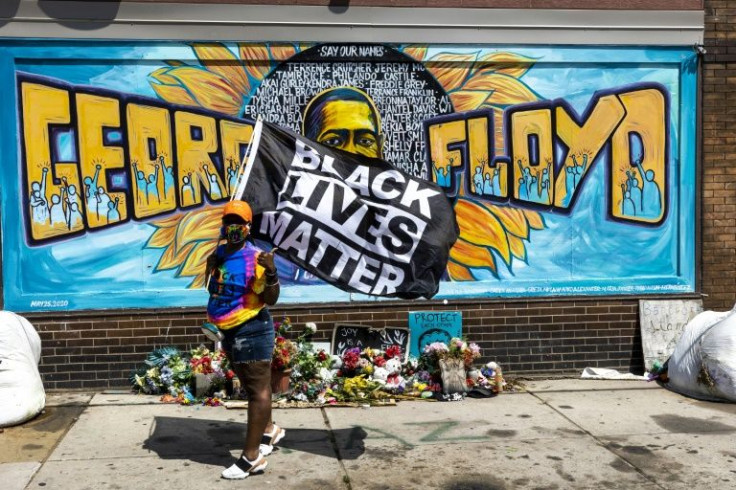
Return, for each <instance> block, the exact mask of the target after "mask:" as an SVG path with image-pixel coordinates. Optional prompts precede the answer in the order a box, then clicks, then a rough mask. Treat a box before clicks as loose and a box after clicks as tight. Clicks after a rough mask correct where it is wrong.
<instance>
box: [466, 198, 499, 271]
mask: <svg viewBox="0 0 736 490" xmlns="http://www.w3.org/2000/svg"><path fill="white" fill-rule="evenodd" d="M455 216H456V217H457V224H458V226H459V227H460V238H462V239H463V240H465V241H468V242H470V243H473V244H475V245H481V246H483V247H490V248H492V249H494V250H495V251H496V252H498V254H499V255H500V256H501V258H503V260H504V262H506V263H507V264H509V263H510V262H511V250H510V249H509V241H508V238H507V237H506V230H505V229H504V228H503V226H502V225H501V222H500V221H499V220H498V218H496V216H494V214H493V213H491V212H490V211H489V210H488V209H486V208H485V207H484V206H482V205H479V204H476V203H475V202H473V201H471V200H469V199H458V200H457V202H456V203H455Z"/></svg>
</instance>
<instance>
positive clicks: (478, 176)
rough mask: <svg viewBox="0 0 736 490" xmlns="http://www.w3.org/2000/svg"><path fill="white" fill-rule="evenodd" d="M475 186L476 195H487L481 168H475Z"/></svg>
mask: <svg viewBox="0 0 736 490" xmlns="http://www.w3.org/2000/svg"><path fill="white" fill-rule="evenodd" d="M473 185H474V186H475V193H476V194H485V193H486V189H485V186H484V185H483V169H482V168H481V167H480V166H477V167H475V174H474V175H473Z"/></svg>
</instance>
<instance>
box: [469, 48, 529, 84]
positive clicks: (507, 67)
mask: <svg viewBox="0 0 736 490" xmlns="http://www.w3.org/2000/svg"><path fill="white" fill-rule="evenodd" d="M535 61H536V60H535V59H534V58H529V57H528V56H522V55H520V54H515V53H509V52H500V53H491V54H487V55H485V56H483V57H481V59H480V60H478V62H477V63H476V64H475V68H476V69H478V70H490V71H495V72H496V73H501V74H503V75H508V76H510V77H514V78H519V77H521V76H522V75H524V74H525V73H526V72H527V71H529V68H531V67H532V66H533V65H534V62H535Z"/></svg>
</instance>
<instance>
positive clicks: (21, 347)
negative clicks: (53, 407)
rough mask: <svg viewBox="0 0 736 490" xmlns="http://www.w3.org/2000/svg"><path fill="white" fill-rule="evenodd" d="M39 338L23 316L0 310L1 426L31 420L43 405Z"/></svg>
mask: <svg viewBox="0 0 736 490" xmlns="http://www.w3.org/2000/svg"><path fill="white" fill-rule="evenodd" d="M40 360H41V338H40V337H39V336H38V333H37V332H36V330H35V329H34V328H33V325H31V324H30V322H28V320H26V319H25V318H23V317H22V316H19V315H16V314H15V313H12V312H10V311H0V427H5V426H8V425H16V424H20V423H23V422H25V421H26V420H29V419H32V418H33V417H35V416H36V415H38V413H39V412H40V411H41V410H43V408H44V406H45V405H46V393H45V392H44V389H43V382H42V381H41V375H40V374H39V372H38V362H39V361H40Z"/></svg>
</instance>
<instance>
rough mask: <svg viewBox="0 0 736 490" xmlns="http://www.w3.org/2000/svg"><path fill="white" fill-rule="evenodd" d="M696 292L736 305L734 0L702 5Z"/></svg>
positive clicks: (721, 304)
mask: <svg viewBox="0 0 736 490" xmlns="http://www.w3.org/2000/svg"><path fill="white" fill-rule="evenodd" d="M705 23H706V24H705V49H706V50H707V53H706V54H705V57H704V60H703V126H702V128H703V133H702V137H703V159H702V160H703V172H702V175H703V197H702V201H701V202H702V256H703V264H702V289H703V292H704V293H705V294H707V295H708V296H707V297H706V298H705V306H706V308H709V309H718V310H726V309H731V308H732V307H733V305H734V303H735V302H736V149H734V148H735V146H734V144H735V143H736V105H734V102H736V1H733V0H732V1H725V0H721V1H707V0H706V2H705Z"/></svg>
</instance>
